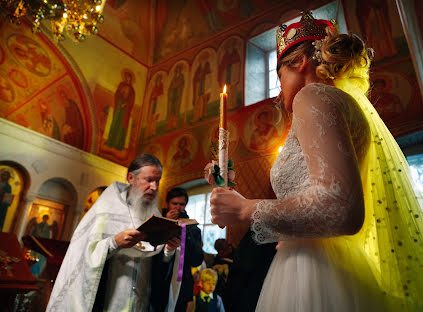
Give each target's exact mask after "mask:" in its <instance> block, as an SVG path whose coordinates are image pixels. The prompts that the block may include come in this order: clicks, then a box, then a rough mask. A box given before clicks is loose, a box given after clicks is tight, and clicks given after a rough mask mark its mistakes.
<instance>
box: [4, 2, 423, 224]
mask: <svg viewBox="0 0 423 312" xmlns="http://www.w3.org/2000/svg"><path fill="white" fill-rule="evenodd" d="M329 2H330V1H329V0H313V1H306V0H298V1H295V2H292V1H285V0H263V1H238V2H237V1H235V2H233V3H232V4H229V3H228V4H225V5H228V7H225V8H222V7H218V6H217V5H215V4H211V5H210V7H207V8H205V7H203V5H204V4H203V3H202V2H201V1H194V0H189V1H185V2H178V1H169V2H166V1H111V2H110V3H109V4H106V7H105V11H104V15H105V23H104V24H103V25H101V26H100V32H99V35H98V36H89V37H87V40H86V41H85V42H83V43H75V42H73V41H72V40H71V39H69V38H68V39H67V40H65V41H63V42H59V43H58V42H55V41H54V40H53V39H52V38H51V35H50V34H49V30H48V29H46V28H45V29H44V31H43V32H42V33H40V34H33V33H32V32H31V30H30V28H29V27H28V25H27V24H25V23H23V24H22V25H21V26H18V25H15V24H9V23H5V22H4V21H0V41H1V45H0V66H1V70H0V80H1V82H2V86H5V87H2V88H3V89H2V90H1V91H2V92H0V100H1V102H2V104H3V105H2V106H1V107H0V117H1V118H3V119H2V120H1V126H2V128H7V129H9V130H10V131H12V132H16V134H11V133H9V132H6V131H4V130H3V129H2V130H1V131H2V132H1V133H2V142H3V145H2V146H3V147H4V149H3V150H2V151H1V155H2V157H1V158H0V160H5V161H8V160H13V161H16V162H17V163H18V164H19V165H21V166H22V167H23V168H25V170H27V171H28V174H29V176H30V183H29V184H28V189H27V195H26V196H27V198H29V200H28V201H29V202H31V201H32V200H33V199H34V198H36V194H37V191H38V189H39V187H40V185H42V183H44V182H46V181H48V180H49V179H51V178H63V179H65V180H66V181H68V182H69V183H70V184H71V185H72V186H73V187H74V188H75V190H76V193H77V199H76V203H75V207H74V208H73V209H71V211H74V212H75V214H76V215H74V216H72V218H73V220H74V223H75V224H76V222H77V221H78V220H79V219H78V217H79V216H77V214H80V213H81V212H82V210H83V209H84V208H83V207H84V201H85V200H87V198H88V194H90V192H92V191H94V190H95V189H96V188H97V187H104V186H107V185H109V184H110V183H111V182H112V181H113V180H120V181H124V180H125V170H124V166H127V165H128V164H129V162H130V161H131V159H132V158H133V157H134V156H135V155H136V154H137V153H141V152H149V153H153V154H155V155H156V156H157V157H158V158H159V159H160V160H161V161H162V163H163V165H164V172H163V179H162V183H161V187H160V193H159V202H160V207H163V205H164V194H165V193H166V191H167V190H168V189H169V188H171V187H173V186H175V185H180V184H182V183H185V182H187V181H192V180H198V179H201V178H202V177H203V168H204V166H205V164H206V163H207V162H209V161H210V160H212V159H216V156H215V155H214V154H213V153H214V151H213V144H214V147H215V143H216V129H217V125H218V120H219V117H218V115H219V94H220V93H221V92H222V88H223V84H225V83H226V84H227V85H228V99H229V103H228V104H229V105H228V106H229V108H228V126H229V131H230V133H231V136H230V141H231V142H230V147H229V151H230V157H231V158H232V159H233V160H234V161H235V169H236V170H237V171H238V175H237V179H238V181H237V182H238V186H237V190H238V191H240V192H241V193H242V194H244V195H245V196H247V197H256V198H263V197H268V196H274V195H273V194H271V193H272V192H271V189H270V185H269V183H268V182H269V181H268V180H269V170H270V167H271V164H272V162H273V160H274V159H275V158H276V157H277V155H278V149H279V147H280V146H282V145H283V142H284V139H285V137H286V134H287V132H288V131H289V125H290V118H289V115H287V114H285V113H283V112H282V113H281V112H279V111H277V110H275V107H274V104H273V99H272V98H270V99H267V100H264V101H260V102H258V103H255V104H253V105H250V106H245V103H246V101H245V97H246V96H248V92H249V91H250V89H249V87H248V86H247V85H246V82H245V81H246V75H247V73H249V72H248V69H247V68H246V58H247V46H248V42H249V40H250V39H251V38H252V37H254V36H256V35H258V34H260V33H261V32H264V31H266V30H269V29H272V28H273V27H274V26H275V25H278V24H280V23H282V22H284V21H287V20H289V19H291V18H293V17H295V16H296V15H298V14H299V12H300V9H299V8H301V9H306V8H308V9H316V8H318V7H320V6H322V5H325V4H327V3H329ZM398 2H400V3H407V5H408V7H407V8H408V9H407V10H406V12H409V11H410V6H413V5H414V6H415V7H416V8H418V7H419V5H420V4H419V3H418V1H415V2H414V3H412V2H407V1H403V0H398ZM336 3H337V5H338V3H339V4H342V6H343V9H344V12H345V14H344V15H345V19H346V24H347V26H348V29H349V30H350V31H352V32H354V33H357V34H358V35H359V36H361V37H362V38H364V39H365V40H366V41H367V42H369V45H370V46H372V47H373V48H374V49H375V59H374V61H373V68H372V72H371V82H372V89H371V92H370V98H371V99H372V101H373V102H374V105H375V106H376V108H377V109H378V111H379V113H380V115H381V116H382V118H383V119H384V121H385V122H386V124H387V125H388V127H389V128H390V130H391V131H392V133H393V134H394V136H395V137H396V138H400V137H403V136H404V135H408V134H413V133H417V132H419V131H421V130H422V129H423V117H422V116H423V102H422V96H421V92H420V91H419V83H418V81H419V79H418V76H419V75H420V76H421V75H422V73H421V69H420V71H419V70H418V68H419V67H418V66H417V67H416V65H415V64H416V60H417V59H418V54H417V53H416V52H415V51H418V49H416V48H414V50H412V51H414V52H413V53H410V48H409V46H410V45H411V44H413V43H416V42H417V43H418V42H420V44H421V32H419V30H421V29H422V26H421V22H419V20H418V17H417V15H418V12H419V11H418V10H415V12H417V13H416V14H415V15H413V16H411V17H410V15H403V13H404V12H400V13H401V15H400V13H399V12H398V8H397V7H396V5H395V3H392V1H388V0H384V1H382V3H383V5H382V8H383V9H380V8H379V7H375V6H372V5H370V4H368V3H367V2H366V1H364V2H363V1H360V0H355V1H338V2H336ZM237 5H238V6H237ZM382 11H384V13H387V14H382ZM382 15H383V16H382ZM401 18H403V19H404V18H405V19H407V20H408V21H409V22H412V23H413V25H415V27H414V28H412V31H411V30H410V29H411V28H406V29H404V27H403V26H402V23H401ZM375 21H377V23H376V22H375ZM376 34H377V35H376ZM410 38H411V39H410ZM407 40H408V41H407ZM416 72H418V73H419V74H416ZM247 88H248V89H247ZM119 103H120V104H124V105H123V106H119ZM119 110H120V111H119ZM117 112H119V113H122V114H123V115H124V116H125V117H124V122H123V124H119V123H118V122H117V118H115V117H116V116H117V115H118V114H117ZM279 117H280V118H279ZM264 126H265V128H266V129H267V133H268V134H271V135H270V139H268V138H267V139H266V138H264V136H263V135H262V134H260V131H258V129H259V128H260V127H264ZM28 138H30V139H28ZM419 142H420V141H419ZM12 147H13V148H12ZM11 150H14V151H15V152H14V153H13V154H11ZM57 150H60V153H59V154H58V153H57ZM27 151H31V153H29V154H27ZM67 153H69V155H72V156H69V157H70V158H69V157H67V156H66V155H67ZM21 154H22V155H21ZM59 155H60V156H59ZM62 162H63V163H62ZM105 164H108V165H105ZM52 166H53V167H56V168H61V167H63V168H65V170H64V171H59V170H57V171H56V173H54V172H53V171H54V170H53V169H50V167H52ZM46 168H47V169H46ZM70 168H73V170H71V169H70ZM75 168H78V170H75ZM114 170H116V171H115V172H113V171H114ZM57 172H59V173H60V174H59V173H57ZM245 181H256V182H257V183H256V184H255V183H246V182H245ZM25 209H28V205H27V204H26V206H25ZM21 223H22V222H21ZM75 224H74V225H73V226H71V228H72V227H74V226H75ZM23 228H24V226H21V227H19V228H18V229H16V230H17V231H18V232H22V231H23Z"/></svg>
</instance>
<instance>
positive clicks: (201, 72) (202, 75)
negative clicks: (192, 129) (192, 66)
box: [192, 51, 211, 122]
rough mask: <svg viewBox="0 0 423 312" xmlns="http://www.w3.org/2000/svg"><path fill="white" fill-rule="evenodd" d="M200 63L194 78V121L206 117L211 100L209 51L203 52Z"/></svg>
mask: <svg viewBox="0 0 423 312" xmlns="http://www.w3.org/2000/svg"><path fill="white" fill-rule="evenodd" d="M199 60H200V61H199V64H198V67H197V69H196V70H195V74H194V79H193V93H194V94H193V103H192V104H193V116H192V121H193V122H196V121H199V120H201V119H203V118H205V117H206V115H207V104H208V102H209V100H210V92H208V90H209V87H210V80H209V79H207V78H208V77H210V74H211V70H210V62H209V53H208V52H207V51H206V52H203V53H202V54H201V55H200V58H199Z"/></svg>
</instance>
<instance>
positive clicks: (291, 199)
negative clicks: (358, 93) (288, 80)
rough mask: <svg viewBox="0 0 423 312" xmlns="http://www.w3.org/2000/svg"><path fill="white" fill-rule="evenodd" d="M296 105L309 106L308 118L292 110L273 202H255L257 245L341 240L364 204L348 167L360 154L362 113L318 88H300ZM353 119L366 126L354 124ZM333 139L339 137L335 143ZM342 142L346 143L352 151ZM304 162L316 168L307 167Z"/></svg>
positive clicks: (336, 93) (364, 133)
mask: <svg viewBox="0 0 423 312" xmlns="http://www.w3.org/2000/svg"><path fill="white" fill-rule="evenodd" d="M301 102H303V103H306V104H307V105H308V106H309V107H310V111H309V116H307V113H306V114H302V115H305V116H306V117H304V116H302V117H301V118H300V117H299V116H296V114H295V109H294V114H293V121H292V128H291V131H290V133H289V134H288V137H287V139H286V142H285V147H284V149H283V151H282V153H281V154H280V155H279V156H278V158H277V159H276V161H275V163H274V165H273V167H272V169H271V174H270V179H271V183H272V187H273V189H274V191H275V194H276V196H277V198H278V199H276V200H263V201H260V202H259V203H258V204H257V205H256V209H255V211H254V213H253V215H252V226H251V228H252V230H253V236H254V240H255V241H256V242H257V243H266V242H274V241H280V240H288V239H293V238H295V237H305V238H317V237H330V236H337V235H343V234H345V233H344V228H345V226H346V224H347V223H348V222H349V220H350V218H351V214H352V211H353V209H354V208H355V207H356V206H357V205H363V196H362V191H361V187H360V183H357V176H358V179H359V175H358V170H357V168H356V167H354V166H351V164H352V163H355V162H356V159H358V160H361V156H360V155H364V152H363V151H362V149H365V148H366V147H367V145H366V144H365V143H366V142H367V138H368V133H369V132H368V131H369V129H368V125H367V123H365V119H364V116H362V118H360V116H359V115H360V114H361V115H362V112H361V111H360V109H359V107H358V105H357V103H356V102H355V101H354V100H352V98H351V97H349V96H348V95H347V94H346V93H344V92H342V91H341V90H338V89H336V88H334V87H331V86H327V85H323V84H310V85H308V86H307V87H305V88H303V89H302V90H301V91H300V92H299V93H298V94H297V96H296V97H295V99H294V106H295V105H296V104H298V103H301ZM303 105H305V104H303ZM357 117H358V118H357ZM304 118H306V119H307V120H305V119H304ZM309 119H311V120H309ZM341 119H342V120H341ZM344 120H345V122H344ZM352 120H360V121H362V123H365V124H362V123H360V124H353V123H352ZM341 121H342V122H341ZM316 129H317V131H315V130H316ZM310 131H312V132H311V133H310ZM338 132H339V133H340V134H339V136H336V135H337V133H338ZM342 133H343V134H344V135H345V136H342ZM299 137H301V138H302V141H301V144H300V141H299ZM334 137H335V138H339V139H337V141H336V142H335V144H333V141H334V139H333V138H334ZM363 137H364V138H365V139H363ZM342 138H349V139H350V140H351V141H352V143H353V144H352V148H351V143H349V142H344V141H347V140H346V139H342ZM331 143H332V145H331ZM328 146H329V147H328ZM308 163H309V164H311V165H312V166H316V168H309V167H308V165H307V164H308ZM344 167H346V170H343V169H344ZM310 170H311V171H310ZM345 172H346V173H348V172H350V173H351V177H350V176H348V174H347V176H346V175H345V174H344V173H345ZM353 185H355V186H356V187H355V188H353ZM357 185H358V186H357Z"/></svg>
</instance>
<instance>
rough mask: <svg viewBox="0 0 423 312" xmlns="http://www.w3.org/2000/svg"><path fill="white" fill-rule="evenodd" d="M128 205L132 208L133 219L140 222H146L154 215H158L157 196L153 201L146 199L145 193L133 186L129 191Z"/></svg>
mask: <svg viewBox="0 0 423 312" xmlns="http://www.w3.org/2000/svg"><path fill="white" fill-rule="evenodd" d="M128 204H129V207H130V208H131V213H132V214H133V217H134V218H137V219H139V220H140V221H144V220H146V219H147V218H149V217H150V216H151V215H152V214H154V213H156V214H157V213H158V210H157V196H155V197H154V198H153V199H151V200H150V199H148V198H145V197H144V192H142V191H140V190H139V189H138V188H136V187H133V186H131V188H130V189H129V195H128Z"/></svg>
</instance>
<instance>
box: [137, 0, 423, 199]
mask: <svg viewBox="0 0 423 312" xmlns="http://www.w3.org/2000/svg"><path fill="white" fill-rule="evenodd" d="M276 2H277V1H276ZM276 2H274V3H273V8H272V9H270V10H269V9H268V10H263V11H260V12H259V13H258V14H255V17H254V19H250V20H248V18H246V19H245V20H248V22H243V19H244V18H245V16H246V15H243V14H244V13H243V12H249V11H248V9H247V8H248V7H249V6H250V5H252V4H253V1H247V2H245V3H243V4H241V1H239V2H237V1H233V2H231V3H232V5H233V7H232V8H235V7H237V11H236V12H237V13H236V14H234V15H233V17H234V19H233V20H237V21H238V22H237V24H236V25H235V26H233V27H229V28H225V27H224V26H222V25H224V24H225V23H226V24H225V25H228V24H227V23H229V19H225V18H224V17H225V16H229V15H225V14H229V12H230V11H231V9H230V8H229V7H226V10H225V9H224V8H223V7H224V5H223V6H220V5H219V4H214V5H210V7H209V8H208V9H205V8H204V7H201V5H200V4H198V3H197V4H194V3H192V1H187V2H186V3H185V4H181V3H180V4H176V3H175V4H172V12H170V10H169V12H167V14H168V15H167V17H168V19H167V20H166V21H165V22H164V24H163V27H162V29H163V30H161V31H160V30H159V33H160V34H162V35H161V36H160V37H159V39H158V41H157V43H156V46H155V50H154V54H153V60H157V61H158V62H157V63H156V64H154V65H153V66H152V67H151V68H150V70H149V74H148V82H147V88H146V95H145V99H144V109H143V115H142V127H141V128H142V129H141V134H140V151H143V152H151V153H153V154H155V155H157V156H158V157H159V158H160V159H161V160H162V162H163V163H164V164H165V175H164V177H163V182H162V184H161V185H162V190H161V193H162V194H161V196H162V197H163V194H164V192H165V189H167V188H169V187H171V186H174V185H177V184H180V183H184V182H186V181H190V180H194V179H201V177H202V175H203V172H202V169H203V167H204V165H205V164H206V163H207V162H209V161H210V160H211V159H216V155H215V154H214V153H213V148H214V149H216V139H217V128H218V122H219V121H218V115H219V112H218V109H219V93H220V92H221V90H222V88H223V85H224V84H227V85H228V99H229V100H228V101H229V103H228V115H229V117H228V118H229V131H230V140H231V145H230V147H229V153H230V157H231V158H233V159H234V160H235V168H236V169H237V167H238V168H242V170H241V171H239V172H238V174H237V178H238V179H241V181H238V182H240V183H238V186H237V189H238V190H239V191H241V193H243V194H245V195H247V196H248V197H254V196H257V197H265V196H268V195H269V193H271V191H270V190H269V189H268V188H267V187H268V186H269V183H268V177H269V170H270V167H271V164H272V162H273V159H274V158H275V157H276V155H277V153H278V148H279V146H281V145H283V142H284V138H285V135H286V133H287V131H289V125H290V120H289V116H287V115H286V114H282V115H280V114H281V112H279V111H277V110H276V109H275V107H274V105H273V103H272V99H269V100H265V101H262V102H260V103H257V104H254V105H252V106H249V107H244V102H245V98H244V93H245V79H246V77H245V66H246V52H245V51H246V45H247V42H248V40H249V39H251V38H252V37H253V36H255V35H257V34H258V32H257V30H258V29H260V30H261V31H266V30H269V29H270V28H273V27H275V25H278V24H281V23H283V22H284V21H287V20H289V19H291V18H293V17H295V16H298V14H299V10H298V9H297V8H298V7H302V8H306V7H307V8H311V9H313V8H316V7H319V6H320V5H322V4H326V3H328V2H330V1H320V2H319V1H315V2H313V3H310V2H308V3H305V2H302V1H299V2H298V3H295V4H294V3H292V2H289V3H286V2H284V3H282V2H278V3H276ZM237 5H238V6H237ZM244 5H245V7H244ZM267 5H268V6H267V8H270V7H272V4H271V3H268V4H267ZM342 5H343V8H344V13H343V15H344V17H345V20H346V24H347V27H348V29H349V30H350V31H352V32H354V33H356V34H358V35H359V36H361V37H363V38H364V39H365V40H366V41H367V42H368V44H369V46H370V47H372V48H373V49H374V51H375V57H374V60H373V67H372V71H371V83H372V88H371V90H370V92H369V97H370V99H371V101H372V103H373V104H374V105H375V107H376V109H377V110H378V112H379V114H380V115H381V117H382V118H383V119H384V121H385V122H386V123H387V125H388V127H389V128H390V129H391V131H392V132H393V134H394V136H396V137H399V136H402V135H405V134H409V133H413V132H416V131H419V130H422V129H423V104H422V96H421V93H420V91H419V86H418V83H417V80H418V79H416V72H415V69H414V68H413V63H412V56H411V55H410V50H409V47H408V44H407V41H406V36H405V34H404V30H403V28H402V25H401V21H400V17H399V13H398V10H397V8H396V6H395V3H392V1H386V0H380V1H378V4H375V3H372V2H366V1H361V0H357V1H342ZM416 5H417V4H416ZM199 7H201V9H200V8H199ZM241 7H243V8H244V9H246V10H247V11H243V9H241ZM252 7H255V8H256V9H257V8H258V7H257V6H254V5H252V6H251V7H250V8H252ZM203 9H204V10H203ZM336 9H337V6H336V4H335V5H333V6H332V10H333V11H334V12H333V17H335V15H336ZM194 10H196V11H197V14H193V11H194ZM200 12H201V13H200ZM256 13H257V12H256ZM247 15H248V14H247ZM200 18H202V20H201V21H200V20H199V19H200ZM219 30H220V31H219ZM210 33H214V35H213V36H211V37H209V38H207V36H204V39H203V40H201V36H202V35H201V34H210ZM188 42H192V44H193V45H194V46H193V47H188V46H187V45H188ZM194 42H195V44H194ZM179 51H181V52H179ZM172 52H173V53H172ZM177 52H179V53H177ZM175 53H177V54H176V55H175ZM244 179H245V181H258V183H252V184H249V183H245V184H247V185H245V184H244V183H242V181H243V180H244ZM252 185H254V186H252Z"/></svg>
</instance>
